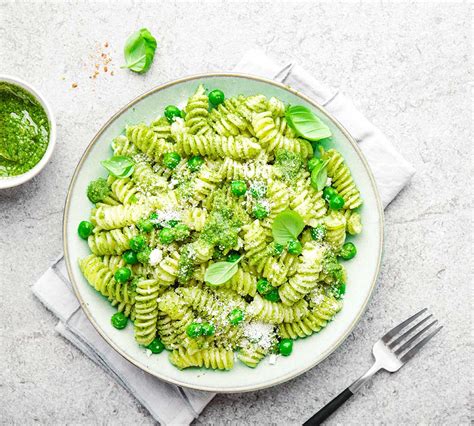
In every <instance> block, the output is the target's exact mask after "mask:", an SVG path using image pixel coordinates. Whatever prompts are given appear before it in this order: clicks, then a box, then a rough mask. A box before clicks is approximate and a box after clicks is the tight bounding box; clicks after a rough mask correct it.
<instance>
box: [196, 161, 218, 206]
mask: <svg viewBox="0 0 474 426" xmlns="http://www.w3.org/2000/svg"><path fill="white" fill-rule="evenodd" d="M220 181H221V177H220V176H219V173H218V171H217V170H216V169H215V168H214V167H209V166H207V165H204V166H203V167H202V168H201V170H200V171H199V173H198V174H197V176H196V178H195V180H194V188H193V198H194V199H195V200H197V201H201V200H203V199H204V198H206V197H209V196H210V195H211V193H212V192H213V191H214V190H215V189H216V187H217V184H218V183H219V182H220Z"/></svg>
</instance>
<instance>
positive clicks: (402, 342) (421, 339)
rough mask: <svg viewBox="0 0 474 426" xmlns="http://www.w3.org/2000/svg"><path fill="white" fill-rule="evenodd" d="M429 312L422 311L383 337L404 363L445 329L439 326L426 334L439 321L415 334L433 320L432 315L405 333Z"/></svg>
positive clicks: (434, 321)
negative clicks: (407, 328)
mask: <svg viewBox="0 0 474 426" xmlns="http://www.w3.org/2000/svg"><path fill="white" fill-rule="evenodd" d="M427 310H428V309H427V308H424V309H422V310H421V311H420V312H417V313H416V314H415V315H413V316H411V317H410V318H408V319H407V320H405V321H403V322H401V323H400V324H398V325H397V326H396V327H394V328H392V329H391V330H390V331H389V332H388V333H387V334H385V335H384V336H383V337H382V341H383V342H384V343H385V345H386V346H387V347H388V348H389V349H390V350H391V351H392V352H393V353H394V354H395V355H396V356H397V357H398V359H400V361H401V362H403V363H405V362H407V361H408V360H409V359H411V358H412V357H413V356H414V355H415V354H416V353H417V352H418V351H419V350H420V349H421V348H422V347H423V346H424V345H425V344H426V343H427V342H428V340H430V339H431V338H432V337H433V336H434V335H435V334H436V333H438V331H440V330H441V329H442V328H443V326H439V327H437V328H435V329H434V330H432V331H431V332H430V333H428V334H426V332H427V331H428V330H429V329H430V328H431V327H432V326H434V325H435V324H437V323H438V320H433V321H431V322H430V323H429V324H427V325H426V326H425V327H423V328H422V329H421V330H420V331H418V332H417V333H416V334H413V332H415V331H416V330H418V329H419V328H420V327H421V326H422V325H423V324H425V323H426V322H427V321H428V320H429V319H431V318H433V315H432V314H431V315H428V316H426V317H425V318H423V319H422V320H421V321H418V322H417V323H416V324H415V325H413V326H412V327H411V328H410V329H409V330H407V331H404V329H405V328H406V327H407V326H408V325H409V324H411V323H412V322H414V321H415V320H416V319H417V318H418V317H420V316H421V315H423V314H424V313H425V312H426V311H427ZM402 331H404V332H403V334H400V333H401V332H402Z"/></svg>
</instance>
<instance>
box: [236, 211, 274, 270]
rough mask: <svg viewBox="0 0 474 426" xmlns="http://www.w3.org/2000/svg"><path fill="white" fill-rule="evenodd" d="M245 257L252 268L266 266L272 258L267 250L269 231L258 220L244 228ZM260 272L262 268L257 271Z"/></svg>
mask: <svg viewBox="0 0 474 426" xmlns="http://www.w3.org/2000/svg"><path fill="white" fill-rule="evenodd" d="M242 232H243V240H244V249H245V257H246V258H247V259H248V263H249V265H250V266H256V265H260V266H261V267H262V266H263V265H264V262H265V261H266V260H267V259H268V258H269V257H270V256H271V255H270V253H269V251H268V250H267V245H268V244H267V240H268V237H269V235H268V231H267V230H266V229H265V228H264V227H263V226H262V225H261V224H260V222H259V221H258V220H255V221H253V222H252V223H250V224H248V225H244V226H243V227H242ZM257 271H258V272H260V268H258V269H257Z"/></svg>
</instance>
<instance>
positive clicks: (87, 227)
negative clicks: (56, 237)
mask: <svg viewBox="0 0 474 426" xmlns="http://www.w3.org/2000/svg"><path fill="white" fill-rule="evenodd" d="M93 230H94V225H92V223H90V222H88V221H87V220H83V221H82V222H81V223H80V224H79V226H78V228H77V233H78V234H79V236H80V237H81V238H82V239H83V240H87V238H88V237H89V235H91V234H92V231H93Z"/></svg>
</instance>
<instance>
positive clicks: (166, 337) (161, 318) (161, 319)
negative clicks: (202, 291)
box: [156, 309, 194, 350]
mask: <svg viewBox="0 0 474 426" xmlns="http://www.w3.org/2000/svg"><path fill="white" fill-rule="evenodd" d="M193 321H194V315H193V313H192V311H191V310H190V309H187V310H185V312H184V314H183V316H182V317H181V318H180V319H177V320H173V319H171V317H170V316H169V315H167V314H166V313H165V312H159V313H158V320H157V322H156V328H157V334H158V336H160V339H161V341H162V342H163V344H164V345H165V347H166V349H168V350H173V349H176V348H178V347H179V346H180V345H181V342H182V341H183V340H184V339H186V329H187V328H188V327H189V326H190V325H191V323H192V322H193Z"/></svg>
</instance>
